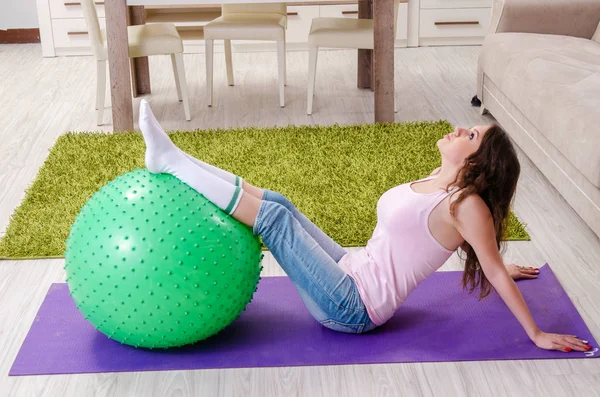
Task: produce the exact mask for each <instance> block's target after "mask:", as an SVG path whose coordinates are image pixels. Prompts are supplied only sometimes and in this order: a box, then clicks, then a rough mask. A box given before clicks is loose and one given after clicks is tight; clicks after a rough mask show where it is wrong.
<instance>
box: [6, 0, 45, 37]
mask: <svg viewBox="0 0 600 397" xmlns="http://www.w3.org/2000/svg"><path fill="white" fill-rule="evenodd" d="M35 1H36V0H0V30H7V29H31V28H37V27H39V23H38V18H37V9H36V3H35Z"/></svg>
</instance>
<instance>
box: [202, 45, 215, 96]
mask: <svg viewBox="0 0 600 397" xmlns="http://www.w3.org/2000/svg"><path fill="white" fill-rule="evenodd" d="M213 43H214V41H213V40H204V46H205V56H206V96H207V97H208V106H212V101H213V50H214V47H213Z"/></svg>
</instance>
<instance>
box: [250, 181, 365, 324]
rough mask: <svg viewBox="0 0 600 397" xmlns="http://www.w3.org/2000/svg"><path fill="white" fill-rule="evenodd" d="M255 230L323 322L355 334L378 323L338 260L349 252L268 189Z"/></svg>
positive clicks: (320, 321)
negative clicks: (372, 317) (375, 322)
mask: <svg viewBox="0 0 600 397" xmlns="http://www.w3.org/2000/svg"><path fill="white" fill-rule="evenodd" d="M253 232H254V234H257V235H259V236H261V237H262V240H263V242H264V243H265V245H266V246H267V248H269V250H270V251H271V253H272V254H273V257H275V259H276V260H277V262H278V263H279V264H280V265H281V267H282V268H283V270H284V271H285V273H286V274H287V275H288V276H289V278H290V280H291V281H292V282H293V283H294V286H295V287H296V289H297V290H298V292H299V293H300V297H301V298H302V301H303V302H304V304H305V305H306V308H307V309H308V311H309V312H310V314H311V315H312V316H313V317H314V318H315V319H316V320H317V321H318V322H319V323H321V324H322V325H323V326H325V327H327V328H330V329H332V330H335V331H340V332H347V333H355V334H359V333H361V332H366V331H369V330H372V329H373V328H375V327H376V326H375V324H374V323H373V322H372V321H371V319H370V318H369V315H368V313H367V310H366V309H365V305H364V303H363V301H362V299H361V297H360V295H359V293H358V289H357V287H356V284H355V283H354V280H352V278H351V277H350V276H348V274H346V272H344V271H343V270H342V269H341V268H340V267H339V266H338V264H337V263H338V261H339V260H340V259H341V258H342V256H344V255H345V254H346V250H344V249H343V248H342V247H341V246H340V245H338V244H337V243H336V242H335V241H333V240H332V239H331V238H330V237H328V236H327V235H326V234H325V233H323V231H321V230H320V229H319V228H318V227H317V226H315V225H314V224H313V223H312V222H311V221H310V220H309V219H308V218H306V216H304V215H303V214H302V213H301V212H300V211H298V210H297V209H296V207H295V206H294V204H292V203H291V202H290V201H289V200H288V199H287V198H285V197H284V196H283V195H281V194H279V193H277V192H273V191H271V190H267V189H265V190H264V193H263V197H262V201H261V204H260V208H259V210H258V215H257V216H256V220H255V222H254V229H253Z"/></svg>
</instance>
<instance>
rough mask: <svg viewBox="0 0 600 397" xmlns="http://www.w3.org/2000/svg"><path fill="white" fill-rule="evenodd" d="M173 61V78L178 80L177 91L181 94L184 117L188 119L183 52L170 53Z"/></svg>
mask: <svg viewBox="0 0 600 397" xmlns="http://www.w3.org/2000/svg"><path fill="white" fill-rule="evenodd" d="M171 57H172V58H173V62H174V63H175V70H176V72H175V76H176V77H175V80H176V81H177V82H178V84H177V85H178V86H179V90H178V93H179V95H181V100H182V101H183V112H184V114H185V119H186V120H187V121H190V120H191V119H192V118H191V116H190V101H189V96H188V89H187V81H186V78H185V67H184V66H183V53H181V52H180V53H177V54H172V55H171Z"/></svg>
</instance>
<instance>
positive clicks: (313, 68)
mask: <svg viewBox="0 0 600 397" xmlns="http://www.w3.org/2000/svg"><path fill="white" fill-rule="evenodd" d="M318 54H319V47H310V49H309V52H308V94H307V96H306V114H308V115H310V114H312V107H313V96H314V94H315V77H316V74H317V56H318Z"/></svg>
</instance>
